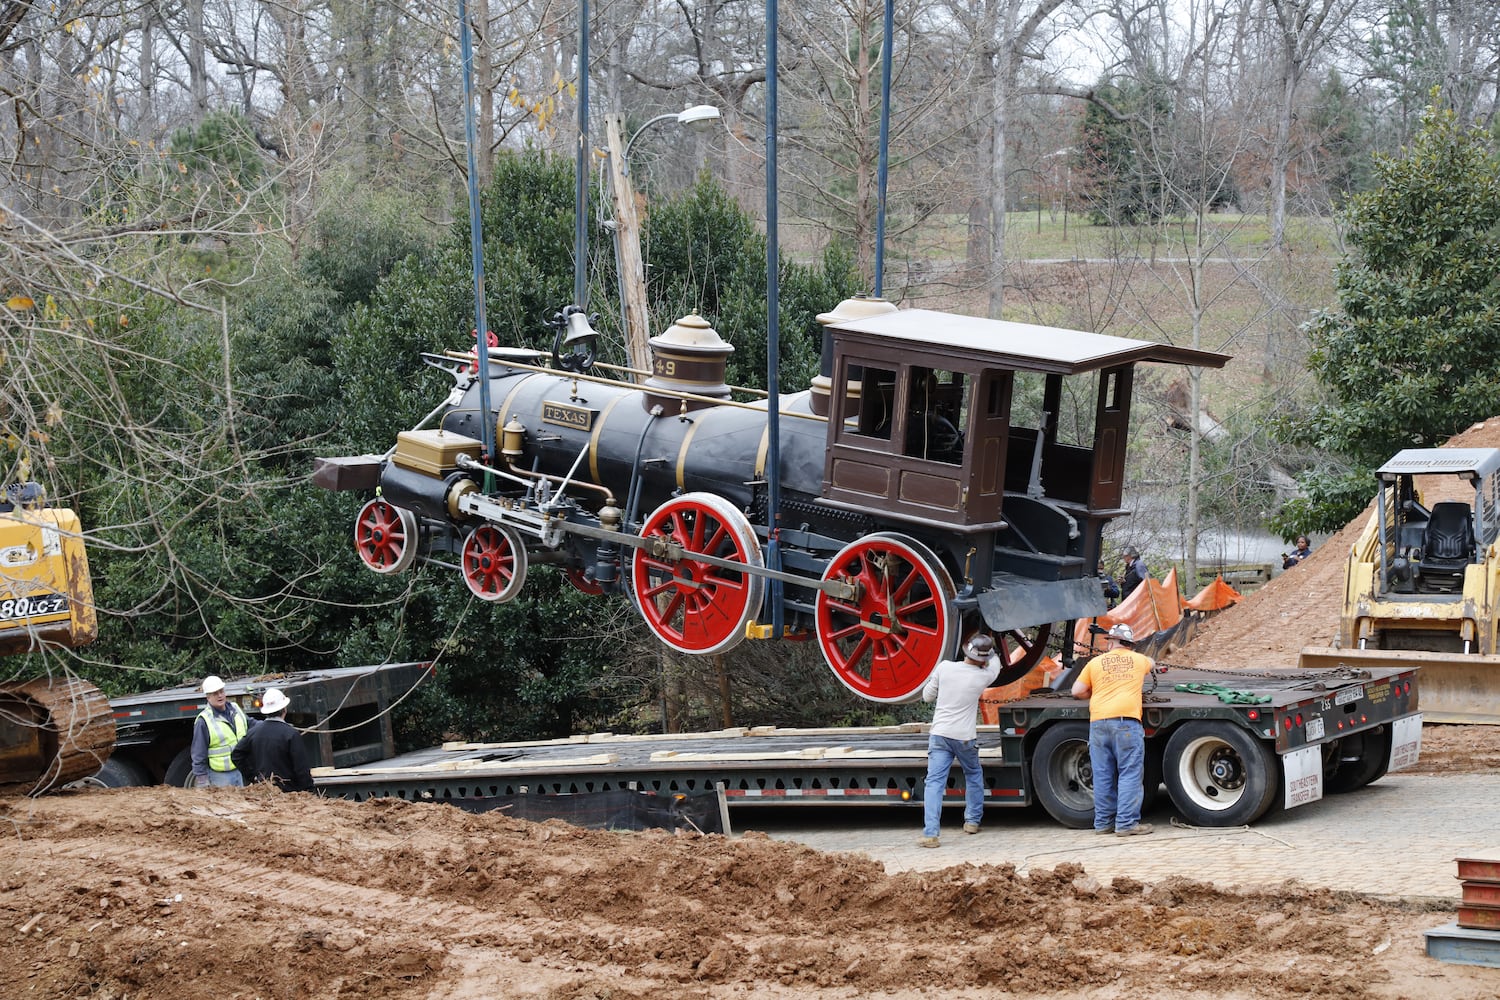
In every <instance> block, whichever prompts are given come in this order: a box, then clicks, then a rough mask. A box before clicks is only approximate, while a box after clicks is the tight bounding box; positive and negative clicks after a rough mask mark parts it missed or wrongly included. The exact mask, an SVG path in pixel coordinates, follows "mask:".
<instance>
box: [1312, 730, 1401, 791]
mask: <svg viewBox="0 0 1500 1000" xmlns="http://www.w3.org/2000/svg"><path fill="white" fill-rule="evenodd" d="M1334 753H1335V754H1336V755H1337V756H1338V762H1337V763H1336V764H1335V765H1334V768H1333V773H1332V774H1330V775H1328V777H1327V778H1325V779H1323V790H1324V791H1325V792H1328V793H1330V794H1332V795H1342V794H1343V793H1345V792H1352V791H1354V790H1355V789H1357V788H1363V787H1365V786H1366V785H1368V784H1369V783H1370V782H1372V781H1375V780H1377V779H1379V778H1383V777H1385V772H1386V769H1387V768H1389V767H1390V766H1391V727H1390V726H1381V727H1380V728H1379V729H1374V730H1367V731H1365V732H1363V733H1356V734H1355V735H1353V736H1345V737H1344V738H1343V739H1341V740H1339V742H1338V747H1337V749H1335V750H1334Z"/></svg>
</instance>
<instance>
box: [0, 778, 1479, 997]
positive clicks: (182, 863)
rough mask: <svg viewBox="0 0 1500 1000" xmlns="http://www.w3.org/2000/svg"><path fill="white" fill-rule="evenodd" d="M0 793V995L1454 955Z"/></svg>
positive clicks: (786, 874) (330, 818)
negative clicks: (4, 843)
mask: <svg viewBox="0 0 1500 1000" xmlns="http://www.w3.org/2000/svg"><path fill="white" fill-rule="evenodd" d="M0 811H3V815H4V817H5V819H7V820H8V821H9V824H8V827H7V828H8V829H9V830H10V831H11V838H12V839H11V843H10V844H9V847H10V850H9V857H8V859H7V864H6V865H5V866H4V868H3V870H0V923H3V925H4V926H5V927H6V928H7V929H8V930H7V931H6V932H5V934H4V935H3V936H0V941H3V944H0V954H3V961H0V995H3V996H8V997H21V996H38V997H64V996H89V997H93V998H111V1000H126V998H127V997H128V998H130V1000H139V998H156V1000H182V998H188V997H194V998H196V997H208V996H213V997H216V998H223V1000H230V998H247V1000H248V998H250V997H267V998H268V997H277V998H281V997H286V998H292V997H297V998H302V997H344V996H347V997H359V998H396V997H412V998H417V997H422V998H432V997H448V998H481V997H485V998H492V997H538V998H548V1000H563V998H569V1000H572V998H600V1000H602V998H613V1000H631V998H646V997H650V998H653V1000H672V998H683V1000H686V998H690V997H691V998H702V997H731V996H732V997H747V996H748V997H788V998H789V997H829V998H834V997H838V998H853V997H867V996H882V997H888V998H913V997H917V996H943V997H979V996H996V995H1004V996H1033V997H1034V996H1046V997H1060V998H1082V997H1084V996H1095V997H1110V998H1115V1000H1125V998H1144V997H1155V996H1160V995H1162V991H1163V990H1166V991H1168V992H1170V993H1171V994H1172V995H1173V996H1175V997H1182V998H1189V1000H1192V998H1207V997H1210V996H1213V997H1225V998H1242V1000H1248V998H1269V997H1282V996H1287V995H1291V994H1297V995H1315V996H1338V997H1344V998H1360V997H1371V998H1375V997H1380V998H1386V997H1403V996H1412V995H1415V991H1416V990H1418V989H1421V990H1423V991H1424V992H1426V993H1428V995H1434V994H1432V992H1431V986H1432V983H1431V978H1432V976H1433V975H1435V974H1436V975H1438V976H1441V977H1447V976H1449V974H1450V970H1453V969H1454V967H1443V968H1439V969H1434V968H1433V963H1430V962H1423V963H1421V964H1422V966H1423V968H1424V971H1423V975H1425V976H1426V977H1427V978H1426V979H1424V980H1423V981H1422V982H1421V983H1418V982H1417V981H1416V979H1415V978H1414V976H1415V975H1416V973H1415V971H1411V970H1408V969H1406V968H1405V966H1409V965H1411V964H1412V960H1413V959H1414V958H1415V957H1416V955H1417V954H1419V949H1420V941H1421V936H1420V933H1421V932H1420V929H1421V928H1423V927H1431V926H1436V925H1437V924H1438V923H1441V922H1442V919H1446V917H1445V916H1440V915H1435V914H1433V913H1424V912H1421V911H1420V910H1411V909H1406V908H1403V907H1400V906H1394V905H1391V904H1389V903H1381V902H1377V901H1373V900H1369V899H1364V898H1359V897H1354V896H1351V895H1347V894H1340V893H1335V892H1329V891H1325V890H1313V889H1307V888H1303V887H1299V886H1295V885H1280V886H1277V887H1275V888H1274V889H1268V890H1267V891H1265V892H1263V893H1260V892H1254V893H1249V894H1247V895H1234V894H1225V893H1220V892H1218V891H1215V890H1213V889H1212V888H1210V887H1208V886H1205V885H1201V884H1198V883H1194V882H1187V881H1181V880H1169V881H1168V882H1165V883H1162V884H1159V885H1155V886H1146V885H1142V884H1141V883H1138V882H1135V881H1133V880H1129V879H1116V880H1114V882H1113V883H1112V884H1109V885H1101V884H1100V883H1099V882H1098V880H1096V879H1094V878H1092V877H1090V876H1089V874H1088V872H1087V871H1086V870H1085V869H1084V868H1083V867H1082V866H1080V865H1078V864H1062V865H1059V866H1058V867H1057V868H1055V869H1053V870H1051V871H1046V870H1042V871H1035V872H1033V873H1031V874H1030V875H1028V876H1025V877H1022V876H1019V875H1017V874H1016V871H1015V869H1014V868H1012V867H1010V866H982V867H969V866H963V867H955V868H950V869H946V870H944V871H940V872H928V873H908V874H901V875H886V874H885V872H884V870H883V868H882V867H881V865H880V864H879V863H878V862H876V861H873V860H871V859H869V858H867V857H863V856H855V855H841V854H823V853H820V852H817V851H814V850H812V849H810V848H807V847H802V846H800V845H795V844H789V843H783V842H778V841H773V840H770V839H769V838H767V837H765V836H764V835H758V834H753V833H752V834H747V835H745V836H744V837H741V838H738V839H726V838H723V837H718V836H707V837H703V836H672V835H669V834H665V833H616V832H604V831H588V830H581V829H577V828H573V827H568V826H565V825H563V824H561V823H557V822H555V821H554V822H549V823H545V824H533V823H526V822H521V821H517V820H512V819H509V818H507V817H505V816H504V815H501V814H498V813H489V814H485V815H470V814H467V813H463V812H460V811H458V810H456V809H453V808H451V807H448V806H442V805H429V804H412V803H406V802H401V801H395V800H374V801H370V802H365V803H354V802H347V801H342V800H329V799H321V798H318V797H315V796H312V795H302V794H299V795H280V794H278V793H276V792H274V791H267V790H265V789H263V788H253V789H249V790H230V789H213V790H184V789H176V788H151V789H124V790H118V791H97V790H96V791H89V792H80V793H69V794H65V795H62V796H58V797H53V798H48V799H44V800H37V801H27V800H10V801H7V802H3V803H0ZM1483 971H1486V972H1488V971H1491V970H1483ZM1451 974H1452V975H1453V976H1454V977H1455V978H1454V979H1453V982H1467V981H1468V980H1466V979H1464V978H1463V977H1464V976H1465V975H1472V973H1463V972H1462V971H1452V972H1451ZM1489 986H1493V982H1492V981H1491V982H1490V984H1489ZM1465 988H1466V989H1467V987H1465ZM1443 995H1445V996H1460V995H1461V996H1465V997H1467V996H1476V997H1477V996H1481V995H1484V994H1483V990H1478V991H1471V992H1459V993H1456V992H1449V993H1444V994H1443Z"/></svg>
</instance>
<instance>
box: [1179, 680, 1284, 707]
mask: <svg viewBox="0 0 1500 1000" xmlns="http://www.w3.org/2000/svg"><path fill="white" fill-rule="evenodd" d="M1172 690H1174V691H1187V692H1189V693H1190V694H1211V695H1213V696H1214V697H1215V698H1218V699H1219V700H1220V701H1222V702H1224V703H1225V704H1226V705H1264V704H1265V703H1266V702H1268V701H1270V700H1271V696H1270V695H1268V694H1253V693H1251V692H1249V691H1236V690H1235V689H1234V688H1227V687H1224V686H1223V685H1222V684H1178V685H1176V686H1174V687H1173V688H1172Z"/></svg>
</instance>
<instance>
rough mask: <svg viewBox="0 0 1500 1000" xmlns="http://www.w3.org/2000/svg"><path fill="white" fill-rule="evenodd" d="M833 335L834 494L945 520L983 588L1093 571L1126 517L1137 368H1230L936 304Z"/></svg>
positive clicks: (1203, 357)
mask: <svg viewBox="0 0 1500 1000" xmlns="http://www.w3.org/2000/svg"><path fill="white" fill-rule="evenodd" d="M825 333H826V334H827V335H828V345H829V347H828V349H829V350H831V352H832V355H833V357H832V364H831V366H830V371H831V374H830V379H831V384H830V387H829V400H830V402H829V414H828V450H827V455H826V457H825V464H824V475H823V498H824V500H825V501H826V502H828V503H830V504H833V505H837V506H844V507H847V508H850V509H854V510H859V511H862V512H870V513H875V514H877V515H879V516H880V517H882V518H889V519H894V520H897V521H905V522H908V523H909V524H911V525H913V526H915V528H916V530H921V528H922V527H925V526H927V525H942V526H944V528H945V529H947V530H946V532H945V536H946V537H950V538H956V539H958V541H957V542H956V543H955V545H957V546H961V547H962V548H963V549H964V550H965V551H964V552H963V553H962V555H961V557H960V556H957V555H956V556H955V561H956V562H958V563H959V564H960V565H962V566H963V567H964V569H965V574H964V575H965V576H966V577H969V578H977V579H981V580H989V579H990V577H991V572H992V571H993V572H995V573H1011V574H1016V575H1018V576H1020V577H1024V578H1028V579H1031V580H1053V581H1060V580H1079V579H1082V578H1085V577H1092V575H1093V573H1094V570H1095V567H1096V566H1097V565H1098V562H1099V556H1100V537H1101V534H1102V532H1103V529H1104V527H1105V525H1107V524H1108V523H1109V522H1110V521H1111V520H1113V519H1114V518H1116V517H1119V516H1121V515H1123V514H1125V513H1126V511H1125V510H1124V509H1123V508H1122V507H1121V502H1122V498H1123V487H1124V473H1125V452H1126V445H1127V439H1128V436H1129V427H1130V402H1131V393H1132V389H1133V385H1134V372H1135V365H1136V364H1137V363H1138V362H1142V361H1157V362H1167V363H1178V364H1197V365H1204V366H1209V367H1216V368H1217V367H1221V366H1222V365H1223V364H1224V363H1225V362H1226V361H1227V360H1228V358H1227V357H1226V356H1224V355H1221V354H1210V353H1208V352H1204V351H1191V350H1184V349H1181V348H1174V347H1170V346H1167V345H1161V344H1152V343H1148V342H1145V341H1138V340H1129V339H1125V338H1120V337H1107V336H1102V335H1099V334H1093V333H1086V332H1083V331H1077V330H1062V329H1056V328H1052V327H1041V326H1033V325H1030V324H1024V323H1010V322H1004V321H1000V320H990V319H981V318H977V317H972V316H960V315H955V314H951V313H941V312H934V311H930V310H925V309H907V310H897V311H889V312H883V313H879V314H876V315H870V316H862V317H855V318H851V319H847V320H840V321H837V322H834V323H832V324H831V325H829V326H828V327H827V328H826V330H825ZM955 551H957V550H956V549H955ZM1095 590H1096V591H1097V587H1096V588H1095Z"/></svg>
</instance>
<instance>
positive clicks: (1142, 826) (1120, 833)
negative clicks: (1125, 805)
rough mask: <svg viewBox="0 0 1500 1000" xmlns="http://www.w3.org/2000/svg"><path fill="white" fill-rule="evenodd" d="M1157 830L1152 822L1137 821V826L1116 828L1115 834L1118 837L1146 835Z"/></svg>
mask: <svg viewBox="0 0 1500 1000" xmlns="http://www.w3.org/2000/svg"><path fill="white" fill-rule="evenodd" d="M1155 830H1156V828H1155V827H1153V826H1152V825H1151V824H1150V823H1137V824H1136V825H1135V826H1132V827H1127V828H1126V829H1124V830H1116V831H1115V836H1116V837H1144V836H1145V835H1146V834H1148V833H1153V832H1155Z"/></svg>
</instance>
